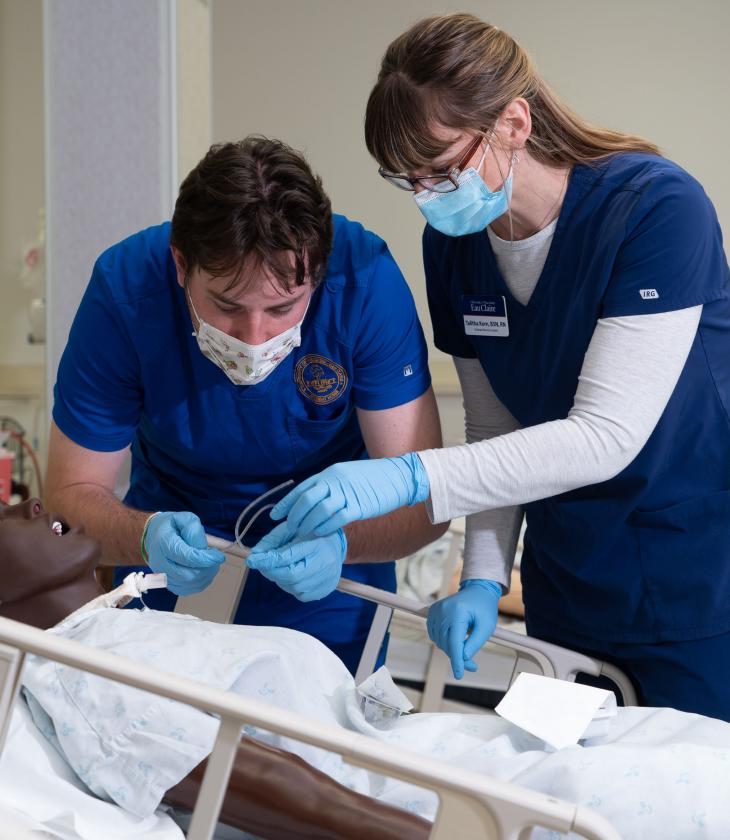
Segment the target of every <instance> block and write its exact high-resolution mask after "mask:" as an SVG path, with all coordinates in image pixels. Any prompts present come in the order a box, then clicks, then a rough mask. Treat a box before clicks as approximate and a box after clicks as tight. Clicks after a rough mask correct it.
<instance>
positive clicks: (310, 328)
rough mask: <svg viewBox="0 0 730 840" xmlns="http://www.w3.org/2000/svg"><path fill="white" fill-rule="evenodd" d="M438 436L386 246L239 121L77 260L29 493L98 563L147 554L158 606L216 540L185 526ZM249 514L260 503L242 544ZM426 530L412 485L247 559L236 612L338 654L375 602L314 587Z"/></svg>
mask: <svg viewBox="0 0 730 840" xmlns="http://www.w3.org/2000/svg"><path fill="white" fill-rule="evenodd" d="M439 445H440V427H439V421H438V414H437V410H436V407H435V401H434V397H433V392H432V390H431V387H430V376H429V372H428V366H427V355H426V346H425V342H424V338H423V334H422V330H421V326H420V324H419V322H418V318H417V316H416V309H415V306H414V303H413V299H412V297H411V294H410V292H409V290H408V287H407V285H406V283H405V281H404V279H403V277H402V275H401V273H400V271H399V270H398V267H397V266H396V264H395V262H394V261H393V259H392V257H391V256H390V254H389V252H388V249H387V247H386V246H385V244H384V243H383V241H382V240H381V239H379V238H378V237H377V236H375V235H374V234H372V233H369V232H368V231H367V230H365V229H364V228H363V227H362V226H361V225H359V224H357V223H356V222H352V221H349V220H348V219H346V218H345V217H343V216H337V215H335V216H333V215H332V212H331V208H330V202H329V199H328V198H327V196H326V195H325V193H324V191H323V188H322V184H321V181H320V180H319V178H317V177H315V176H314V175H313V173H312V172H311V170H310V169H309V167H308V165H307V163H306V161H305V160H304V158H303V157H302V156H301V155H300V154H299V153H297V152H296V151H294V150H293V149H291V148H289V147H288V146H286V145H285V144H283V143H281V142H278V141H275V140H268V139H265V138H261V137H249V138H247V139H245V140H243V141H242V142H238V143H227V144H223V145H219V146H214V147H213V148H211V150H210V151H209V152H208V154H207V155H206V156H205V158H204V159H203V160H202V161H201V162H200V163H199V164H198V166H196V167H195V169H193V171H192V172H191V173H190V174H189V175H188V177H187V178H186V179H185V181H184V182H183V184H182V186H181V188H180V193H179V197H178V199H177V203H176V206H175V211H174V214H173V218H172V222H171V223H165V224H162V225H159V226H157V227H152V228H148V229H146V230H143V231H141V232H139V233H137V234H135V235H133V236H131V237H129V238H128V239H125V240H124V241H122V242H120V243H118V244H116V245H114V246H112V247H111V248H109V249H108V250H107V251H105V252H104V253H103V254H102V255H101V256H100V257H99V259H98V260H97V262H96V265H95V266H94V270H93V274H92V277H91V280H90V282H89V285H88V288H87V290H86V292H85V294H84V297H83V300H82V302H81V304H80V306H79V310H78V312H77V314H76V317H75V320H74V323H73V326H72V328H71V332H70V336H69V340H68V344H67V346H66V349H65V351H64V353H63V356H62V358H61V362H60V365H59V370H58V377H57V381H56V385H55V391H54V407H53V425H52V429H51V436H50V446H49V465H48V477H47V480H46V496H47V500H48V504H49V505H50V509H54V510H57V511H58V512H59V513H60V514H62V515H63V516H64V517H65V518H66V519H67V520H68V521H70V522H72V523H78V524H83V525H84V526H85V528H86V531H87V532H89V533H91V534H92V535H94V536H96V537H97V538H98V539H99V540H100V541H101V542H102V545H103V549H104V558H105V561H106V562H107V563H108V564H112V565H116V566H120V567H129V566H133V565H138V564H139V563H140V560H141V559H144V560H145V561H146V563H147V564H148V566H149V567H150V568H151V569H153V570H154V571H158V572H165V573H166V574H167V576H168V586H169V589H170V590H171V592H170V593H161V594H157V595H155V594H151V595H150V596H149V597H147V598H146V600H147V602H148V603H149V604H150V606H153V607H157V608H165V609H172V608H173V607H174V603H175V600H176V597H175V596H176V595H186V594H191V593H194V592H198V591H200V590H202V589H204V588H205V587H206V586H207V585H208V584H209V583H210V582H211V581H212V579H213V577H214V576H215V574H216V572H217V571H218V568H219V566H220V563H221V562H222V560H223V555H222V554H221V553H220V552H219V551H217V550H215V549H212V548H207V547H206V539H205V532H208V533H210V534H215V535H218V536H220V537H224V538H227V539H230V538H232V536H233V528H234V524H235V522H236V518H237V516H238V514H239V512H240V511H241V510H242V509H243V508H244V507H245V506H246V505H248V504H249V503H250V502H251V501H252V500H253V499H255V498H256V497H257V496H259V495H260V494H261V493H263V492H265V491H267V490H269V489H271V488H272V487H275V486H276V485H278V484H280V483H282V482H285V481H287V480H288V479H293V480H294V481H296V482H298V481H301V480H302V479H303V478H306V477H307V476H309V475H311V474H313V473H316V472H318V471H319V470H321V469H323V468H324V467H326V466H327V465H329V464H332V463H334V462H336V461H341V460H343V459H358V458H367V457H383V456H389V455H398V454H400V453H402V452H405V451H408V450H410V449H414V448H423V447H428V446H439ZM130 449H131V459H132V466H131V478H130V487H129V491H128V493H127V495H126V497H125V499H124V501H123V502H121V501H119V500H118V499H117V498H116V497H115V495H114V487H115V483H116V480H117V476H118V474H119V471H120V468H121V466H122V463H123V461H124V460H125V457H126V455H127V453H128V451H129V450H130ZM272 500H273V501H276V497H274V498H273V499H272ZM269 528H271V521H270V520H269V519H268V517H259V519H258V520H257V522H256V523H255V525H254V527H253V529H252V532H251V534H250V535H249V536H248V537H247V542H249V544H253V543H254V542H256V541H257V540H258V539H259V538H260V537H261V536H262V535H263V534H264V533H265V532H266V530H268V529H269ZM443 530H444V527H443V526H437V527H434V526H433V525H431V524H430V523H429V521H428V517H427V515H426V512H425V509H424V506H423V505H421V506H419V507H418V508H417V509H415V508H414V509H412V510H408V511H406V512H405V513H404V512H397V513H395V514H393V515H391V516H387V517H383V518H382V519H379V520H378V521H377V522H371V523H362V524H359V525H355V526H353V527H352V528H348V529H346V531H339V532H338V533H336V534H334V535H333V536H332V538H331V539H329V540H328V541H318V542H317V544H316V547H315V548H316V550H315V551H312V552H309V553H308V559H307V561H306V563H304V562H302V563H301V564H299V570H296V569H295V570H294V571H293V572H292V574H290V575H289V577H288V578H287V580H285V581H284V580H282V581H279V582H278V583H272V582H270V581H268V580H267V579H266V578H264V577H262V576H261V575H259V574H258V573H256V572H252V573H251V574H250V575H249V578H248V582H247V584H246V588H245V592H244V596H243V599H242V601H241V605H240V608H239V610H238V613H237V615H236V621H237V622H239V623H246V624H259V625H260V624H276V625H281V626H286V627H292V628H295V629H298V630H302V631H306V632H308V633H311V634H312V635H314V636H316V637H318V638H319V639H321V640H322V641H323V642H324V643H325V644H327V645H328V646H329V647H330V648H331V649H332V650H333V651H335V652H336V653H337V654H338V655H339V656H340V657H341V658H342V659H343V661H344V662H345V663H346V664H347V666H348V667H349V668H350V669H351V670H354V669H355V668H356V666H357V663H358V659H359V656H360V653H361V650H362V647H363V644H364V641H365V638H366V636H367V632H368V629H369V624H370V619H371V617H372V613H373V607H372V605H369V604H366V603H365V602H362V601H359V600H357V599H355V598H352V597H351V596H347V595H343V594H340V593H333V590H334V588H335V586H336V584H337V581H338V580H339V577H340V574H341V573H342V564H343V562H344V561H345V559H347V563H348V565H347V569H346V571H345V575H346V576H347V577H349V578H352V579H353V580H358V581H362V582H365V583H368V584H371V585H373V586H377V587H380V588H384V589H389V590H393V589H394V587H395V568H394V563H393V562H392V561H393V560H394V559H395V558H398V557H402V556H404V555H407V554H409V553H410V552H412V551H414V550H415V549H417V548H418V547H420V546H422V545H424V544H425V543H427V542H429V541H431V540H433V539H435V538H436V537H437V536H438V535H439V534H440V533H441V532H442V531H443ZM126 571H127V568H123V569H119V570H117V574H118V576H121V575H123V574H125V573H126ZM172 593H174V594H172Z"/></svg>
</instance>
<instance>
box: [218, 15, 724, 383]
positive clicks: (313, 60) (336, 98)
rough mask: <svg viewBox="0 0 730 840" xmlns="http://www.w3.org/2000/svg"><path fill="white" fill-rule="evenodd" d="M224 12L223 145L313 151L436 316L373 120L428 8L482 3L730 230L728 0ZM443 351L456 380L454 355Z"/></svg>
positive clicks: (601, 119) (571, 93)
mask: <svg viewBox="0 0 730 840" xmlns="http://www.w3.org/2000/svg"><path fill="white" fill-rule="evenodd" d="M212 10H213V43H212V50H213V135H214V140H231V139H237V138H239V137H241V136H243V135H245V134H246V133H249V132H262V133H264V134H268V135H271V136H275V137H280V138H282V139H284V140H286V141H287V142H289V143H291V144H292V145H293V146H295V147H297V148H300V149H302V150H304V151H305V152H306V153H307V155H308V158H309V160H310V162H311V163H312V165H313V167H314V169H315V170H317V171H318V172H319V173H320V174H321V175H322V177H323V180H324V183H325V187H326V188H327V190H328V192H329V194H330V196H331V197H332V201H333V205H334V207H335V208H336V209H337V210H338V211H340V212H343V213H346V214H347V215H349V216H352V217H354V218H357V219H359V220H360V221H362V222H363V223H364V224H365V225H366V226H368V227H370V228H371V229H373V230H375V231H376V232H377V233H379V234H381V235H382V236H383V237H384V238H385V239H386V241H387V242H388V243H389V245H390V247H391V250H392V251H393V253H394V255H395V257H396V259H397V261H398V262H399V264H400V266H401V268H402V269H403V271H404V273H405V275H406V278H407V279H408V281H409V283H410V285H411V288H412V289H413V292H414V294H415V297H416V299H417V302H418V305H419V311H420V314H421V318H422V320H423V323H424V324H425V325H428V323H429V321H428V313H427V307H426V302H425V293H424V286H423V272H422V268H421V259H420V235H421V230H422V226H423V222H422V219H421V217H420V214H419V213H418V212H417V210H416V209H415V208H414V207H413V206H412V204H411V200H410V198H409V196H408V195H407V194H406V193H397V192H396V191H395V190H394V189H393V188H392V187H390V186H388V185H387V184H385V183H384V182H382V181H381V179H380V178H378V176H377V174H376V165H375V163H374V162H373V160H372V159H371V158H370V157H369V155H368V153H367V151H366V149H365V145H364V141H363V136H362V123H363V115H364V109H365V103H366V101H367V97H368V94H369V91H370V89H371V87H372V85H373V83H374V81H375V78H376V75H377V69H378V65H379V61H380V58H381V57H382V54H383V52H384V51H385V48H386V46H387V44H388V43H389V42H390V41H391V40H392V39H393V38H394V37H396V36H397V35H398V34H399V33H400V32H401V31H403V30H404V29H406V28H407V27H408V26H409V25H410V24H411V23H413V22H414V21H416V20H418V19H419V18H421V17H424V16H426V15H428V14H432V13H439V12H448V11H471V12H474V13H476V14H478V15H479V16H481V17H483V18H485V19H487V20H489V21H490V22H492V23H494V24H496V25H498V26H500V27H502V28H503V29H505V30H507V31H508V32H510V34H512V35H513V36H514V37H515V38H516V39H517V40H518V41H519V42H521V43H522V45H523V46H524V47H525V48H526V49H527V50H528V51H529V52H530V53H531V55H532V56H533V58H534V59H535V61H536V63H537V65H538V69H539V70H540V71H541V72H542V73H543V75H544V76H545V77H546V78H547V80H548V81H549V82H550V83H551V84H552V85H553V87H554V88H556V90H557V91H558V93H559V94H561V95H562V97H563V98H564V99H565V100H566V101H567V102H568V103H569V104H570V105H571V106H572V107H573V108H574V109H575V110H576V111H578V112H579V113H581V114H582V115H583V116H584V117H586V118H588V119H591V120H593V121H595V122H598V123H602V124H604V125H606V126H609V127H613V128H619V129H622V130H625V131H629V132H634V133H638V134H643V135H645V136H647V137H649V138H650V139H652V140H654V142H656V143H658V144H659V145H660V146H661V147H662V148H663V149H664V151H665V152H666V154H667V155H669V156H670V157H672V158H674V159H675V160H676V161H678V162H679V163H680V164H681V165H683V166H685V167H686V168H687V169H689V170H690V172H692V173H693V174H694V175H695V176H696V177H697V178H699V179H700V181H702V183H703V184H704V185H705V188H706V190H707V192H708V193H709V195H710V197H711V198H712V199H713V201H714V202H715V205H716V207H717V209H718V212H719V215H720V219H721V222H722V224H723V227H724V230H725V232H726V235H727V233H728V231H730V165H728V162H727V156H726V155H725V154H724V152H723V147H724V144H725V140H726V138H727V137H728V136H730V109H729V108H728V107H727V102H728V91H727V85H728V80H729V79H730V52H729V51H728V50H727V35H728V32H730V3H723V2H718V0H695V2H688V0H681V1H680V2H676V3H668V2H666V0H641V2H636V0H612V2H610V3H607V2H597V0H552V2H537V1H536V0H535V2H515V0H490V2H457V3H454V2H432V0H397V2H394V1H393V0H368V2H367V3H356V2H353V0H346V1H345V2H343V0H306V2H291V1H290V0H247V2H245V3H241V2H239V1H238V0H213V7H212ZM426 333H427V335H429V337H430V328H429V327H428V326H426ZM431 360H432V370H433V371H434V373H435V380H436V382H437V383H438V384H440V385H441V386H442V388H443V389H449V388H453V383H454V378H453V376H452V375H451V373H450V371H451V366H450V362H449V361H448V360H446V359H445V357H443V355H442V354H440V353H438V352H437V351H432V354H431Z"/></svg>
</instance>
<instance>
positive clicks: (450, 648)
mask: <svg viewBox="0 0 730 840" xmlns="http://www.w3.org/2000/svg"><path fill="white" fill-rule="evenodd" d="M501 597H502V587H501V586H500V585H499V584H498V583H496V582H495V581H493V580H465V581H464V582H463V583H462V584H461V588H460V590H459V591H458V592H457V593H456V594H455V595H449V597H448V598H443V599H442V600H441V601H436V603H435V604H434V605H433V606H432V607H431V609H430V610H429V611H428V619H427V621H426V624H427V626H428V635H429V636H430V637H431V641H432V642H433V643H434V644H435V645H436V646H437V647H440V648H441V650H442V651H443V652H444V653H445V654H446V655H447V656H448V657H449V659H451V670H452V671H453V672H454V676H455V677H456V679H457V680H460V679H461V678H462V677H463V676H464V668H466V670H467V671H476V669H477V666H476V663H475V662H474V660H473V659H472V657H473V656H474V654H475V653H476V652H477V651H478V650H479V649H480V648H481V647H482V645H483V644H484V643H485V642H486V641H487V639H488V638H489V637H490V636H491V635H492V633H493V632H494V628H495V627H496V626H497V607H498V604H499V599H500V598H501ZM467 633H468V634H469V637H468V638H467Z"/></svg>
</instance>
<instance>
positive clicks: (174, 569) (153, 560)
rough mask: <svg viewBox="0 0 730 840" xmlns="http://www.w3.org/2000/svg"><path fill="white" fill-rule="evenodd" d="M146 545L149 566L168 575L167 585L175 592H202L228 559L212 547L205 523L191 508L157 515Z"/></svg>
mask: <svg viewBox="0 0 730 840" xmlns="http://www.w3.org/2000/svg"><path fill="white" fill-rule="evenodd" d="M142 547H143V552H142V554H143V557H144V559H145V561H146V562H147V565H148V566H149V567H150V569H152V571H153V572H164V573H165V574H166V575H167V588H168V589H169V590H170V591H171V592H174V593H175V595H193V594H195V593H196V592H202V591H203V589H205V588H206V587H208V586H210V584H211V583H212V582H213V578H214V577H215V576H216V574H217V573H218V569H219V568H220V566H221V563H223V561H224V560H225V557H224V556H223V553H222V552H220V551H218V549H217V548H208V541H207V539H206V536H205V529H204V528H203V524H202V522H201V521H200V519H198V517H197V516H196V515H195V514H194V513H189V512H187V511H183V512H165V513H155V514H153V515H152V516H151V517H150V518H149V519H148V520H147V524H146V526H145V530H144V534H143V537H142Z"/></svg>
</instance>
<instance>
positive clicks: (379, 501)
mask: <svg viewBox="0 0 730 840" xmlns="http://www.w3.org/2000/svg"><path fill="white" fill-rule="evenodd" d="M428 495H429V485H428V475H427V474H426V470H425V469H424V467H423V464H422V463H421V459H420V458H419V457H418V455H417V454H416V453H415V452H409V453H408V454H406V455H400V456H398V457H397V458H377V459H375V460H373V461H345V462H343V463H341V464H333V465H332V466H331V467H327V469H326V470H323V471H322V472H321V473H318V474H317V475H313V476H311V478H308V479H306V481H303V482H302V483H301V484H298V485H297V486H296V487H295V488H294V489H293V490H291V491H290V492H289V493H287V495H286V496H284V498H283V499H282V500H281V501H280V502H278V503H277V504H276V505H275V506H274V508H273V510H272V511H271V518H272V519H283V518H284V517H286V521H287V523H288V525H289V533H290V534H293V535H296V536H299V537H304V536H307V535H309V534H314V535H315V536H317V537H322V536H324V535H325V534H332V533H334V532H335V531H337V530H338V529H339V528H344V526H345V525H348V524H349V523H350V522H355V521H356V520H358V519H371V518H372V517H373V516H382V514H384V513H390V512H391V511H393V510H396V509H397V508H399V507H403V506H404V505H415V504H417V503H418V502H425V501H426V499H427V498H428Z"/></svg>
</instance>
